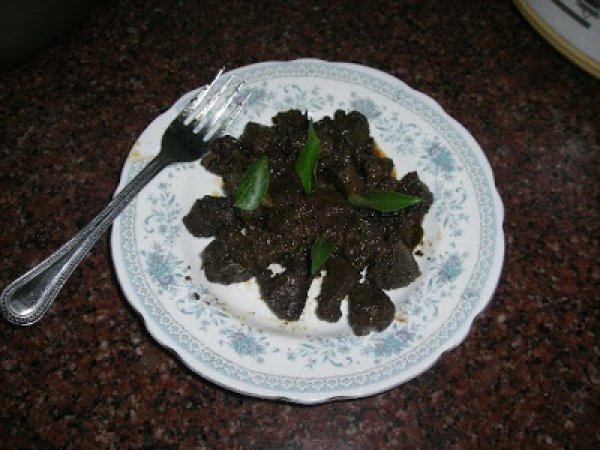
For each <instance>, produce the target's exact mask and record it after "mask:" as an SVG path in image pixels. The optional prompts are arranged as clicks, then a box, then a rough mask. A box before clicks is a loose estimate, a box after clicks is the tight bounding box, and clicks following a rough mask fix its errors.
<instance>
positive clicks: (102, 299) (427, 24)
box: [0, 0, 600, 449]
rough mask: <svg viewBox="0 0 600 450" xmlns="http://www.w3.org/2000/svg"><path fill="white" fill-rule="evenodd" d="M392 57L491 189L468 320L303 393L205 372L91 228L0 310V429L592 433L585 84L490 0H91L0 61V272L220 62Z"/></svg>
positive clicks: (162, 439)
mask: <svg viewBox="0 0 600 450" xmlns="http://www.w3.org/2000/svg"><path fill="white" fill-rule="evenodd" d="M297 57H318V58H322V59H327V60H341V61H353V62H358V63H362V64H365V65H368V66H372V67H375V68H378V69H381V70H384V71H386V72H389V73H390V74H392V75H395V76H397V77H399V78H401V79H402V80H404V81H405V82H406V83H408V84H409V85H410V86H412V87H414V88H416V89H418V90H420V91H422V92H425V93H426V94H428V95H430V96H432V97H433V98H434V99H435V100H437V101H438V102H439V103H440V104H441V105H442V106H443V107H444V108H445V109H446V110H447V111H448V112H449V113H450V114H451V115H452V116H453V117H455V118H456V119H457V120H458V121H459V122H461V123H462V124H463V125H464V126H465V127H466V128H467V129H468V130H469V131H470V132H471V133H472V134H473V135H474V136H475V138H476V139H477V140H478V142H479V143H480V145H481V147H482V148H483V150H484V152H485V154H486V155H487V157H488V159H489V161H490V163H491V166H492V168H493V170H494V173H495V176H496V182H497V185H498V189H499V191H500V194H501V196H502V198H503V201H504V204H505V207H506V221H505V232H506V259H505V265H504V270H503V274H502V277H501V279H500V282H499V286H498V289H497V292H496V294H495V296H494V298H493V300H492V302H491V304H490V305H489V307H488V308H487V309H486V310H485V311H484V312H483V313H482V314H481V315H480V316H479V317H478V318H477V319H476V321H475V323H474V325H473V328H472V330H471V332H470V333H469V335H468V336H467V338H466V340H465V341H464V343H463V344H462V345H460V346H459V347H458V348H457V349H455V350H453V351H451V352H449V353H447V354H445V355H443V356H442V358H441V359H440V360H439V362H438V363H437V364H436V365H435V366H434V367H433V368H431V369H430V370H429V371H427V372H426V373H424V374H422V375H421V376H419V377H418V378H416V379H414V380H412V381H410V382H408V383H406V384H404V385H402V386H400V387H397V388H395V389H392V390H390V391H388V392H385V393H383V394H380V395H375V396H373V397H370V398H365V399H360V400H351V401H343V402H335V403H329V404H323V405H318V406H311V407H304V406H297V405H291V404H285V403H280V402H272V401H263V400H258V399H254V398H250V397H245V396H241V395H238V394H235V393H232V392H229V391H227V390H223V389H221V388H218V387H216V386H215V385H213V384H211V383H209V382H207V381H205V380H203V379H202V378H200V377H199V376H196V375H195V374H193V373H191V372H190V371H189V370H188V369H186V367H185V366H184V365H183V364H182V363H180V362H179V360H178V359H177V358H176V357H175V356H173V355H172V354H170V353H169V352H168V351H166V350H164V349H162V348H161V347H160V346H159V345H158V344H156V343H155V342H154V340H153V339H152V338H151V337H150V336H149V334H148V333H147V332H146V330H145V328H144V325H143V323H141V321H140V320H139V319H138V317H137V316H136V314H135V313H134V312H133V310H132V309H131V308H130V307H129V305H128V303H127V301H126V300H125V298H124V296H123V294H122V293H121V290H120V288H119V285H118V283H117V281H116V279H115V275H114V272H113V269H112V262H111V258H110V253H109V249H108V248H109V247H108V240H107V239H106V237H105V238H103V239H102V240H101V241H100V242H99V243H98V244H97V245H96V247H95V248H94V249H93V251H92V252H91V253H90V255H89V256H88V257H87V258H86V259H85V261H84V263H83V264H82V266H81V267H80V269H78V270H77V271H76V272H75V274H74V275H73V277H72V278H71V279H70V281H69V282H68V284H67V286H66V287H65V289H64V290H63V291H62V292H61V294H60V296H59V298H58V300H57V302H56V303H55V304H54V305H53V307H52V309H51V311H50V312H49V313H48V315H47V316H46V317H45V318H44V320H43V321H42V322H40V323H39V324H37V325H35V326H33V327H30V328H25V329H20V328H16V327H13V326H10V325H8V324H7V323H5V322H2V323H0V353H1V355H2V356H1V365H0V447H2V448H11V449H13V448H44V449H49V448H126V447H147V448H226V449H230V448H285V449H320V448H323V449H329V448H333V449H345V448H352V449H369V448H434V449H438V448H551V449H559V448H573V449H591V448H599V447H600V363H599V361H600V347H599V346H600V344H599V342H600V339H599V337H600V336H599V334H600V327H599V324H600V321H599V316H600V309H599V305H600V304H599V301H600V269H599V266H598V260H599V259H600V252H599V243H598V239H599V236H600V225H599V224H600V217H599V214H598V208H599V206H600V205H599V200H600V191H599V187H600V183H599V178H600V82H599V81H598V80H595V79H593V78H591V77H590V76H589V75H587V74H586V73H584V72H582V71H581V70H580V69H578V68H577V67H575V66H573V65H572V64H571V63H569V62H568V61H566V60H565V59H563V57H562V56H560V55H559V54H558V53H557V52H556V51H555V50H553V49H552V48H551V47H550V46H549V45H548V44H547V43H546V42H545V41H544V40H542V39H541V38H540V37H539V36H538V35H537V34H536V33H535V32H534V31H533V30H532V28H531V27H530V26H529V25H528V24H527V23H526V22H525V21H524V19H523V18H522V17H521V16H520V15H519V13H518V12H517V10H516V9H515V8H514V6H513V5H512V4H511V3H510V2H507V1H502V2H477V1H467V2H434V1H416V0H414V1H405V2H398V1H388V2H376V1H371V2H355V4H354V5H353V6H350V5H349V4H345V3H342V2H319V6H312V5H311V4H310V2H275V1H271V2H267V1H264V2H263V1H260V2H241V1H236V2H225V1H205V2H193V1H177V2H175V1H173V2H171V1H148V2H139V1H138V2H126V1H106V2H100V3H99V4H98V6H97V7H96V8H95V9H94V11H93V12H92V13H91V15H90V16H89V17H88V18H87V19H86V20H85V22H84V23H82V24H81V25H80V26H79V27H78V28H77V29H76V30H74V31H73V32H72V33H71V34H70V35H68V36H67V37H65V38H64V39H62V40H61V41H59V42H57V43H56V44H55V45H53V46H52V47H50V48H48V49H46V50H45V51H43V52H41V53H40V54H38V55H37V56H36V57H35V58H34V59H32V60H30V61H29V62H27V63H26V64H25V65H22V66H20V67H17V68H15V69H13V70H12V71H10V72H6V73H2V74H0V152H1V158H0V187H1V189H0V206H1V207H2V215H1V216H0V231H1V232H0V284H1V285H2V286H5V285H6V284H7V283H8V282H9V281H10V280H12V279H14V278H15V277H16V276H18V275H19V274H20V273H22V272H23V271H24V270H25V269H27V268H29V267H31V266H32V265H33V264H34V263H36V262H37V261H39V260H40V259H41V258H43V257H45V256H46V255H48V254H49V253H50V252H52V251H53V250H54V249H56V248H57V247H58V246H59V245H60V244H61V243H62V242H64V241H65V240H66V239H67V238H68V237H70V236H71V235H72V234H73V233H74V232H75V231H76V230H77V229H78V228H79V227H81V226H82V225H83V224H84V223H86V221H87V220H89V219H90V218H92V217H93V216H94V214H95V213H96V212H97V211H98V210H99V209H100V208H101V207H102V206H103V205H105V203H106V202H107V201H108V200H109V198H110V197H111V194H112V191H113V189H114V188H115V186H116V183H117V180H118V178H119V173H120V169H121V166H122V164H123V160H124V158H125V155H126V153H127V151H128V149H129V148H130V146H131V145H132V143H133V142H134V141H135V139H136V137H137V136H138V134H139V133H140V132H141V131H142V130H143V129H144V128H145V127H146V125H147V124H148V123H149V122H150V121H151V120H152V119H153V118H154V117H155V116H156V115H157V114H158V113H160V112H161V111H162V110H164V109H165V108H167V107H168V106H169V105H170V104H171V103H172V102H173V101H174V100H175V99H176V98H177V97H178V96H179V95H181V94H182V93H184V92H186V91H188V90H189V89H191V88H194V87H197V86H199V85H201V84H203V83H205V82H206V81H207V80H209V79H210V78H211V77H212V75H213V74H214V73H215V72H216V69H217V68H218V67H220V66H222V65H226V66H227V67H237V66H240V65H245V64H249V63H253V62H258V61H264V60H270V59H292V58H297Z"/></svg>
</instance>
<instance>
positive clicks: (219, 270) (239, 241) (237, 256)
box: [202, 232, 255, 284]
mask: <svg viewBox="0 0 600 450" xmlns="http://www.w3.org/2000/svg"><path fill="white" fill-rule="evenodd" d="M251 248H252V247H251V245H250V242H249V240H248V239H247V238H246V237H245V236H244V235H243V234H241V233H239V232H232V233H229V234H228V235H227V236H220V237H218V238H217V239H215V240H213V241H212V242H211V243H210V244H208V246H207V247H206V248H205V249H204V251H203V252H202V269H204V273H205V274H206V279H207V280H208V281H211V282H213V283H221V284H231V283H239V282H241V281H247V280H249V279H250V278H252V277H253V276H254V271H255V266H254V255H253V254H252V253H251V252H250V251H249V250H250V249H251Z"/></svg>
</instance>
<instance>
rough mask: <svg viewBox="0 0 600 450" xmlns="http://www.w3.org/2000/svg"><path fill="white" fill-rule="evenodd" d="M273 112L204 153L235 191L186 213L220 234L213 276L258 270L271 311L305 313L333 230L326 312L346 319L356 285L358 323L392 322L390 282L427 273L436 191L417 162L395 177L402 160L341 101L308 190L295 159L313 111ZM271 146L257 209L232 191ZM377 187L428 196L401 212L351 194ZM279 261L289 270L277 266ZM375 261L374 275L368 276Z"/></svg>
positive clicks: (199, 227)
mask: <svg viewBox="0 0 600 450" xmlns="http://www.w3.org/2000/svg"><path fill="white" fill-rule="evenodd" d="M272 122H273V125H272V126H266V125H261V124H257V123H248V124H247V125H246V127H245V130H244V132H243V134H242V135H241V136H240V138H239V139H235V138H232V137H228V136H226V137H223V138H220V139H217V140H216V141H215V142H214V144H213V145H212V147H211V151H210V152H209V153H208V154H207V155H206V156H205V157H204V159H203V160H202V165H203V166H204V167H205V168H207V169H208V170H210V171H212V172H214V173H216V174H218V175H221V176H222V177H223V189H224V191H225V193H226V194H227V195H228V199H215V198H211V197H206V198H204V199H202V200H199V201H198V202H196V204H195V205H194V206H193V207H192V209H191V211H190V213H189V214H188V215H187V216H186V217H185V219H184V223H185V225H186V227H187V228H188V229H189V230H190V232H191V233H193V234H194V235H196V236H204V237H206V236H211V235H216V239H215V240H214V241H213V242H212V243H211V244H210V245H209V246H208V247H207V248H206V250H205V251H204V254H203V262H202V267H203V269H204V270H205V272H206V277H207V278H208V279H209V280H210V281H213V282H217V283H224V284H229V283H235V282H240V281H246V280H248V279H250V278H251V277H256V280H257V282H258V285H259V288H260V293H261V296H262V298H263V300H264V301H265V303H266V304H267V306H268V307H269V308H270V309H271V311H272V312H273V313H274V314H275V315H276V316H277V317H279V318H280V319H282V320H286V321H294V320H298V319H299V318H300V316H301V314H302V312H303V310H304V308H305V304H306V295H307V293H308V289H309V287H310V284H311V281H312V279H313V275H311V273H310V261H309V259H308V255H309V249H310V247H311V245H312V243H314V242H315V240H316V239H317V238H320V239H325V240H327V241H328V242H330V243H332V244H334V248H335V249H334V251H333V253H332V254H331V256H330V259H329V261H327V262H326V266H325V267H326V269H327V276H326V277H325V279H324V280H323V284H322V289H321V293H320V295H319V297H318V299H317V305H318V306H317V311H316V313H317V316H318V317H319V318H320V319H322V320H326V321H329V322H335V321H338V320H339V319H340V317H341V311H340V303H341V301H342V299H343V298H344V297H345V296H346V295H348V296H349V298H350V317H349V320H350V324H351V326H352V329H353V330H354V332H355V333H356V334H365V333H368V332H369V331H370V330H377V331H381V330H383V329H384V328H385V327H386V326H387V325H389V323H390V322H391V320H392V318H393V316H394V310H395V308H394V305H393V303H392V302H391V301H390V300H389V298H388V297H387V295H386V294H385V292H383V289H392V288H396V287H400V286H406V285H407V284H408V283H409V282H411V281H412V280H414V279H415V278H416V277H417V276H418V275H419V267H418V265H417V263H416V262H415V260H414V258H413V255H412V251H413V249H414V248H415V246H416V245H418V243H419V242H420V241H421V239H422V236H423V229H422V227H421V224H422V221H423V217H424V215H425V213H426V212H427V211H428V209H429V207H430V206H431V202H432V196H431V192H430V191H429V189H428V188H427V186H426V185H425V184H423V183H422V182H421V180H420V179H419V177H418V176H417V174H416V173H415V172H411V173H408V174H406V175H405V176H404V177H403V178H402V179H401V180H398V179H396V178H395V176H394V172H393V162H392V160H391V159H389V158H385V157H383V156H382V154H381V151H380V150H378V149H377V147H376V146H375V144H374V142H373V139H372V137H371V136H370V134H369V123H368V121H367V119H366V118H365V116H363V115H362V114H360V113H359V112H356V111H353V112H349V113H346V112H344V111H337V112H335V114H334V115H333V117H324V118H322V119H321V120H318V121H317V122H315V130H316V132H317V135H318V137H319V141H320V143H321V146H320V154H319V158H318V162H317V167H316V170H315V173H316V175H315V176H316V180H315V181H316V183H315V184H316V191H315V192H314V193H312V194H310V195H307V194H306V193H305V192H304V190H303V187H302V184H301V183H300V180H299V177H298V175H297V174H296V171H295V167H294V166H295V162H296V160H297V159H298V155H299V153H300V152H301V151H302V149H303V148H304V145H305V143H306V137H307V131H308V124H309V120H308V117H307V115H306V114H305V113H302V112H300V111H297V110H291V111H286V112H282V113H279V114H277V115H276V116H275V117H273V121H272ZM264 156H266V157H267V158H268V160H269V177H270V184H269V188H268V192H267V194H266V196H265V197H264V199H263V201H262V204H261V205H260V206H259V207H258V208H256V209H254V210H252V211H240V210H237V209H235V208H234V207H233V201H232V200H229V199H232V198H234V196H235V191H236V188H237V185H238V183H239V180H240V178H241V177H242V176H243V174H244V172H245V171H246V169H247V168H248V166H249V165H250V164H251V163H252V162H253V161H255V160H256V159H257V158H260V157H264ZM400 169H401V168H400ZM371 190H393V191H397V192H402V193H405V194H410V195H416V196H420V197H421V198H422V200H423V201H422V202H421V203H419V204H417V205H414V206H411V207H409V208H406V209H404V210H402V211H399V212H397V213H395V214H382V213H379V212H377V211H373V210H369V209H367V208H356V207H354V206H352V205H351V204H350V203H349V201H348V195H349V194H359V195H361V194H364V193H366V192H368V191H371ZM272 263H279V264H281V265H283V266H284V267H286V269H287V270H286V271H285V272H283V273H280V274H277V275H274V276H272V273H271V272H270V271H269V270H268V266H269V265H270V264H272ZM365 267H367V280H366V281H365V283H363V284H360V283H359V280H360V272H361V271H362V270H363V269H364V268H365Z"/></svg>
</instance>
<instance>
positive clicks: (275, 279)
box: [258, 261, 311, 321]
mask: <svg viewBox="0 0 600 450" xmlns="http://www.w3.org/2000/svg"><path fill="white" fill-rule="evenodd" d="M284 267H285V269H286V270H285V272H282V273H279V274H277V275H272V273H271V271H270V270H264V271H263V272H261V273H260V274H259V275H258V285H259V287H260V293H261V296H262V298H263V300H264V302H265V303H266V304H267V306H268V307H269V309H270V310H271V311H272V312H273V314H275V315H276V316H277V317H278V318H279V319H281V320H286V321H296V320H298V319H299V318H300V315H301V314H302V312H303V311H304V306H305V305H306V296H307V294H308V289H309V288H310V283H311V279H310V277H309V276H308V275H309V274H308V266H307V264H306V261H304V262H302V261H297V262H294V263H290V264H287V265H286V266H284Z"/></svg>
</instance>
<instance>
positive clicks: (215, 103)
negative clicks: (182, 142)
mask: <svg viewBox="0 0 600 450" xmlns="http://www.w3.org/2000/svg"><path fill="white" fill-rule="evenodd" d="M222 74H223V69H221V70H219V72H218V73H217V75H216V77H215V78H214V79H213V81H212V82H211V83H210V84H209V85H208V86H205V87H203V88H201V89H200V91H199V92H198V94H196V96H195V97H194V98H193V99H192V100H191V101H190V102H189V103H188V104H187V105H186V107H185V108H184V109H183V111H182V112H181V114H180V116H179V117H180V119H181V121H182V123H183V124H184V125H186V126H188V125H189V126H191V127H193V132H194V133H196V134H200V135H202V136H203V138H204V140H206V141H207V140H209V139H211V138H212V137H216V136H217V135H218V134H220V133H221V132H223V131H225V129H227V127H228V126H229V125H230V124H231V122H232V121H233V120H234V119H235V117H236V116H237V115H238V114H239V112H240V111H241V109H242V107H243V106H244V104H245V103H246V102H247V101H248V99H249V98H250V92H249V91H248V92H241V91H242V87H243V86H244V81H243V80H242V81H240V82H238V83H234V80H235V79H236V77H235V75H231V76H229V77H228V78H227V79H226V80H225V81H224V82H223V83H221V84H219V83H218V80H219V79H220V78H221V75H222ZM232 104H233V105H234V106H233V107H232ZM230 107H231V108H230ZM230 109H231V111H230V112H229V113H228V114H225V113H226V112H227V111H228V110H230Z"/></svg>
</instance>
